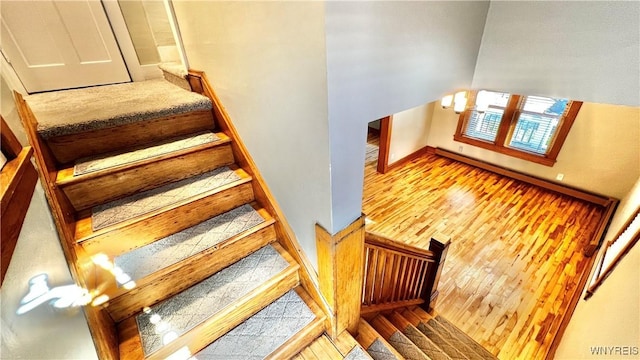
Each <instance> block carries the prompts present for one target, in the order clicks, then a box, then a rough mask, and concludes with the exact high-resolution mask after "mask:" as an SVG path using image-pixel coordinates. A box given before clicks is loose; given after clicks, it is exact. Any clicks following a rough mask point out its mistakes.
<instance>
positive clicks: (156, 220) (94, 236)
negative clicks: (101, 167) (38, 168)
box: [75, 169, 254, 254]
mask: <svg viewBox="0 0 640 360" xmlns="http://www.w3.org/2000/svg"><path fill="white" fill-rule="evenodd" d="M234 172H235V173H236V174H237V175H238V176H239V177H240V179H239V180H237V181H233V182H231V183H228V184H225V185H222V186H220V187H217V188H214V189H211V190H209V191H206V192H203V193H200V194H197V195H195V196H191V197H188V198H186V199H182V200H180V201H177V202H174V203H172V204H168V205H166V206H164V207H161V208H158V209H155V210H153V211H150V212H147V213H145V214H141V215H139V216H137V217H134V218H131V219H128V220H126V221H122V222H119V223H116V224H113V225H110V226H107V227H105V228H102V229H99V230H96V231H94V230H93V227H92V221H93V220H92V216H91V212H90V211H82V212H79V213H78V214H77V220H76V228H75V238H76V242H77V243H79V244H82V245H83V247H84V248H85V250H87V252H88V253H89V254H97V253H98V252H101V251H105V252H106V253H108V254H117V253H122V252H123V251H128V250H131V249H133V248H135V247H139V246H142V245H143V244H147V243H149V242H151V241H148V240H147V241H146V242H143V244H142V243H141V244H138V245H137V246H134V247H131V246H127V244H126V241H125V240H128V239H134V238H137V239H136V240H132V241H142V240H141V239H142V238H153V240H152V241H155V240H157V239H161V238H163V237H165V236H168V235H170V234H172V233H174V232H177V231H180V230H183V229H185V228H188V227H190V226H193V225H195V224H198V223H200V222H202V221H204V220H206V219H209V218H211V217H213V216H215V215H218V214H221V213H223V212H225V211H228V210H231V209H232V208H235V207H237V206H240V205H242V204H245V203H249V202H251V201H253V200H254V198H253V189H252V186H251V181H252V178H251V176H249V174H247V173H246V172H245V171H244V170H242V169H235V170H234ZM195 208H201V210H202V211H201V212H198V213H194V212H193V211H192V210H193V209H195ZM160 220H162V221H160ZM176 220H179V221H178V222H179V224H176ZM183 222H184V223H183ZM149 228H151V229H149ZM165 228H166V229H165ZM169 228H171V229H169ZM142 229H146V231H149V230H154V231H155V230H165V231H164V232H162V233H159V234H144V233H143V230H142ZM110 240H113V241H114V242H113V243H111V244H110V243H109V241H110ZM100 245H102V246H100ZM109 246H114V247H115V248H122V249H123V250H120V251H115V252H114V251H112V250H109V249H108V248H109ZM92 247H96V249H94V250H92V249H91V248H92Z"/></svg>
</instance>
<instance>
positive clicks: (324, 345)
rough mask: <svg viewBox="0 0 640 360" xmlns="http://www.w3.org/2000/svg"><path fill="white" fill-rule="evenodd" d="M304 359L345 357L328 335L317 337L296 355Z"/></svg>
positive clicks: (340, 359)
mask: <svg viewBox="0 0 640 360" xmlns="http://www.w3.org/2000/svg"><path fill="white" fill-rule="evenodd" d="M295 358H299V359H304V360H323V359H327V360H342V359H343V358H344V357H343V356H342V354H341V353H340V352H339V351H338V349H336V348H335V346H333V344H332V343H331V341H330V340H329V339H328V338H327V336H326V335H322V336H320V337H319V338H317V339H315V340H314V341H313V342H312V343H311V344H309V345H308V346H307V347H305V348H304V349H302V351H300V352H299V353H298V355H296V356H295V357H294V359H295Z"/></svg>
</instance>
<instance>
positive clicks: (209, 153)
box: [60, 144, 233, 211]
mask: <svg viewBox="0 0 640 360" xmlns="http://www.w3.org/2000/svg"><path fill="white" fill-rule="evenodd" d="M232 163H233V153H232V151H231V146H230V145H229V144H226V145H224V146H217V147H214V148H207V149H203V150H202V151H198V152H195V153H190V154H187V155H183V156H177V157H172V158H168V159H164V160H162V161H157V162H150V163H146V164H144V165H141V166H137V167H135V168H127V169H122V170H120V171H113V172H110V173H108V174H104V175H100V176H92V177H90V178H89V179H87V180H84V181H82V180H81V181H74V182H73V183H69V184H61V185H60V187H61V188H62V191H64V193H65V195H67V197H68V198H69V201H70V202H71V204H72V205H73V207H74V208H75V209H76V211H80V210H84V209H88V208H91V207H93V206H95V205H99V204H103V203H106V202H109V201H113V200H116V199H120V198H123V197H126V196H129V195H132V194H135V193H138V192H142V191H145V190H150V189H154V188H156V187H159V186H162V185H164V184H168V183H171V182H175V181H179V180H182V179H186V178H189V177H191V176H195V175H199V174H202V173H205V172H207V171H212V170H214V169H216V168H218V167H221V166H225V165H230V164H232ZM79 179H82V177H79ZM96 189H99V190H98V191H96Z"/></svg>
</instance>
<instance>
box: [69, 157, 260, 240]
mask: <svg viewBox="0 0 640 360" xmlns="http://www.w3.org/2000/svg"><path fill="white" fill-rule="evenodd" d="M230 168H231V169H232V170H233V171H234V172H235V173H236V174H237V175H239V176H240V179H239V180H236V181H233V182H230V183H228V184H224V185H222V186H219V187H217V188H214V189H211V190H208V191H205V192H203V193H200V194H197V195H194V196H191V197H188V198H186V199H182V200H180V201H178V202H175V203H171V204H169V205H165V206H163V207H161V208H158V209H156V210H153V211H150V212H148V213H144V214H141V215H138V216H135V217H133V218H130V219H127V220H125V221H121V222H118V223H115V224H112V225H109V226H106V227H104V228H101V229H98V230H96V231H93V230H91V232H90V233H88V234H86V235H83V234H79V233H78V231H79V230H78V227H77V226H76V231H75V238H76V241H75V242H76V244H82V243H85V242H87V241H91V240H92V239H95V238H96V237H99V236H101V235H103V234H107V233H109V232H111V231H113V230H115V229H122V228H126V227H128V226H131V225H133V224H136V223H139V222H142V221H144V220H146V219H151V218H153V217H155V216H157V215H159V214H162V213H165V212H168V211H171V210H173V209H176V208H179V207H182V206H186V205H188V204H190V203H193V202H196V201H198V200H201V199H204V198H207V197H209V196H213V195H215V194H217V193H220V192H223V191H226V190H229V189H232V188H234V187H237V186H240V185H244V184H246V183H251V181H253V177H252V176H251V175H249V174H247V173H246V172H245V171H244V170H243V169H241V168H237V169H233V167H231V166H230ZM83 213H85V214H86V213H90V211H84V212H83ZM80 221H87V222H89V224H91V222H92V220H91V216H90V215H89V216H86V215H85V217H83V218H81V219H78V220H76V225H77V224H78V222H80ZM89 228H91V226H89Z"/></svg>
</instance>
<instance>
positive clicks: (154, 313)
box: [118, 243, 317, 359]
mask: <svg viewBox="0 0 640 360" xmlns="http://www.w3.org/2000/svg"><path fill="white" fill-rule="evenodd" d="M298 269H299V265H298V264H297V263H295V261H294V260H293V259H292V258H291V256H290V255H289V254H288V253H286V252H285V251H284V250H283V249H282V247H281V246H280V245H278V244H275V243H274V244H271V245H266V246H265V247H263V248H261V249H259V250H257V251H256V252H254V253H252V254H250V255H248V256H246V257H244V258H242V259H241V260H239V261H237V262H236V263H234V264H232V265H230V266H228V267H226V268H224V269H222V270H220V271H218V272H217V273H215V274H214V275H212V276H210V277H208V278H206V279H204V280H203V281H201V282H199V283H198V284H196V285H194V286H191V287H190V288H188V289H185V290H183V291H181V292H179V293H177V294H176V295H174V296H172V297H169V298H166V299H165V300H163V301H161V302H158V303H156V304H154V305H150V306H148V307H144V308H143V311H142V312H140V313H138V314H137V315H135V316H132V317H129V318H127V319H125V320H124V321H122V322H121V323H119V324H118V331H119V334H120V335H119V338H120V341H121V342H120V354H121V359H141V358H147V359H165V358H167V357H168V356H170V355H171V354H173V353H175V352H177V351H180V350H181V349H183V348H184V347H187V348H188V349H189V351H190V352H191V353H192V354H193V353H195V352H197V351H199V350H201V349H203V348H204V347H206V346H207V345H208V344H210V343H211V342H212V341H214V340H215V339H217V338H218V337H220V336H221V335H223V334H224V333H226V332H227V331H229V330H230V329H232V328H233V327H235V326H236V325H238V324H240V323H241V322H243V321H245V320H246V319H247V318H249V317H250V316H252V315H253V314H255V313H256V312H258V311H260V310H261V309H263V308H264V307H265V306H267V305H269V304H270V303H272V302H273V301H274V300H276V299H278V298H280V297H281V296H283V295H284V294H285V293H287V292H288V291H289V290H290V289H292V288H293V287H295V286H296V285H297V284H298ZM159 295H161V294H159ZM281 305H286V303H285V304H281ZM281 310H282V311H280V315H279V316H278V317H276V316H275V315H276V312H275V311H274V312H273V313H272V314H273V315H274V318H277V319H278V320H282V319H283V316H284V315H285V311H284V310H290V309H286V308H281ZM308 312H309V315H308V318H309V321H312V320H313V317H314V316H313V312H312V311H308ZM292 316H293V313H292ZM268 329H269V330H270V331H273V330H276V329H270V328H268ZM253 330H256V329H253ZM316 336H317V335H316ZM203 358H206V357H203Z"/></svg>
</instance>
